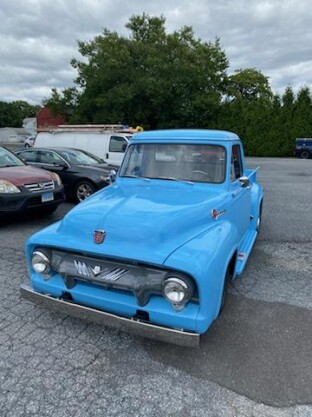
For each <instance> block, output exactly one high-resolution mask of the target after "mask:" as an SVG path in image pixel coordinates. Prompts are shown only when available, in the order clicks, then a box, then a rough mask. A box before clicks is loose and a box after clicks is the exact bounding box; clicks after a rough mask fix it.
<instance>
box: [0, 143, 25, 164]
mask: <svg viewBox="0 0 312 417" xmlns="http://www.w3.org/2000/svg"><path fill="white" fill-rule="evenodd" d="M21 165H25V164H24V162H22V161H21V160H20V159H19V158H17V157H16V156H15V155H13V154H12V153H11V152H9V151H8V150H6V149H4V148H0V167H1V168H3V167H12V166H13V167H14V166H21Z"/></svg>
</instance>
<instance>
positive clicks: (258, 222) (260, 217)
mask: <svg viewBox="0 0 312 417" xmlns="http://www.w3.org/2000/svg"><path fill="white" fill-rule="evenodd" d="M261 221H262V201H261V204H260V207H259V216H258V219H257V224H256V231H257V232H258V233H259V232H260V228H261Z"/></svg>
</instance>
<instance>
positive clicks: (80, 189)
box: [74, 180, 96, 203]
mask: <svg viewBox="0 0 312 417" xmlns="http://www.w3.org/2000/svg"><path fill="white" fill-rule="evenodd" d="M95 191H96V188H95V186H94V185H93V184H92V183H91V182H90V181H87V180H83V181H80V182H78V184H77V185H76V187H75V196H74V197H75V201H76V202H77V203H80V202H81V201H83V200H85V199H86V198H88V197H90V195H91V194H93V193H94V192H95Z"/></svg>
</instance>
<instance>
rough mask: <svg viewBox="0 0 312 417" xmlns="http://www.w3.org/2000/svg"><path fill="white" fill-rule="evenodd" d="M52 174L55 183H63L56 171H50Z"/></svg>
mask: <svg viewBox="0 0 312 417" xmlns="http://www.w3.org/2000/svg"><path fill="white" fill-rule="evenodd" d="M51 174H52V176H53V180H54V182H55V183H56V185H63V183H62V180H61V177H60V176H59V174H57V173H56V172H51Z"/></svg>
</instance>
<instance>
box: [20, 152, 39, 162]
mask: <svg viewBox="0 0 312 417" xmlns="http://www.w3.org/2000/svg"><path fill="white" fill-rule="evenodd" d="M18 157H19V158H20V159H22V160H24V161H26V162H37V152H28V151H25V152H20V153H19V154H18Z"/></svg>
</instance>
